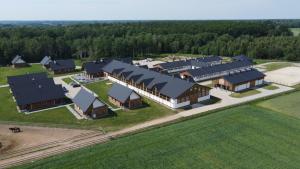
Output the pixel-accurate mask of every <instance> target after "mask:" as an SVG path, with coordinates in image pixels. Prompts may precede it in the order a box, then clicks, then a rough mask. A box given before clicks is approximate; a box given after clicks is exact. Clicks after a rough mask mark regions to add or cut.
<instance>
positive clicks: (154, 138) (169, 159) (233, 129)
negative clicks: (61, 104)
mask: <svg viewBox="0 0 300 169" xmlns="http://www.w3.org/2000/svg"><path fill="white" fill-rule="evenodd" d="M284 97H285V96H284ZM284 97H283V98H284ZM290 97H292V96H290ZM294 97H296V96H294ZM279 98H281V97H279ZM298 105H299V104H298ZM297 107H298V110H299V108H300V106H297ZM299 132H300V120H299V119H295V118H292V117H291V116H287V115H285V114H281V113H277V112H274V111H272V110H268V109H264V108H261V107H257V106H256V105H245V106H240V107H236V108H231V109H227V110H223V111H220V112H217V113H213V114H209V115H207V116H204V117H199V118H196V119H193V120H188V121H185V122H181V123H177V124H173V125H170V126H166V127H162V128H157V129H153V130H150V131H147V132H143V133H140V134H136V135H131V136H127V137H123V138H120V139H117V140H113V141H111V142H109V143H106V144H100V145H95V146H92V147H88V148H84V149H81V150H77V151H74V152H69V153H66V154H63V155H58V156H55V157H51V158H48V159H44V160H41V161H37V162H33V163H30V164H28V165H25V166H21V167H19V168H21V169H25V168H26V169H29V168H43V169H48V168H53V169H55V168H64V169H76V168H78V169H79V168H90V169H92V168H99V169H100V168H101V169H111V168H120V169H121V168H122V169H140V168H143V169H150V168H151V169H153V168H155V169H168V168H172V169H177V168H178V169H182V168H187V169H188V168H197V169H198V168H205V169H206V168H249V169H252V168H264V169H269V168H270V169H271V168H272V169H273V168H284V169H295V168H299V167H300V160H299V156H300V134H299Z"/></svg>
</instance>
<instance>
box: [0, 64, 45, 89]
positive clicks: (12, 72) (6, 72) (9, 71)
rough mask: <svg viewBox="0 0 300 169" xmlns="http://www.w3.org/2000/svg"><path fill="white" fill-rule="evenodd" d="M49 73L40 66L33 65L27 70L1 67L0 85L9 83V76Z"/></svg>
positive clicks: (26, 68)
mask: <svg viewBox="0 0 300 169" xmlns="http://www.w3.org/2000/svg"><path fill="white" fill-rule="evenodd" d="M38 72H47V70H46V69H44V68H43V67H42V65H40V64H33V65H31V66H30V67H25V68H17V69H15V68H12V67H0V85H3V84H6V83H7V76H16V75H23V74H27V73H38Z"/></svg>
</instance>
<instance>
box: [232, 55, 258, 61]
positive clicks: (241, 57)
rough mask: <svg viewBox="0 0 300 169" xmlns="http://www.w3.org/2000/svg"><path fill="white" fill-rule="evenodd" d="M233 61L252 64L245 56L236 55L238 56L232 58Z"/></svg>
mask: <svg viewBox="0 0 300 169" xmlns="http://www.w3.org/2000/svg"><path fill="white" fill-rule="evenodd" d="M232 59H233V60H236V61H250V62H252V61H253V60H252V59H251V58H249V57H247V56H245V55H238V56H234V57H232Z"/></svg>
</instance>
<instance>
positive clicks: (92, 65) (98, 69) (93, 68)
mask: <svg viewBox="0 0 300 169" xmlns="http://www.w3.org/2000/svg"><path fill="white" fill-rule="evenodd" d="M109 62H110V60H99V61H93V62H87V63H84V64H83V65H82V68H83V70H84V73H85V76H86V77H87V78H89V79H94V78H99V77H104V72H103V69H102V68H103V67H104V66H105V65H107V64H108V63H109Z"/></svg>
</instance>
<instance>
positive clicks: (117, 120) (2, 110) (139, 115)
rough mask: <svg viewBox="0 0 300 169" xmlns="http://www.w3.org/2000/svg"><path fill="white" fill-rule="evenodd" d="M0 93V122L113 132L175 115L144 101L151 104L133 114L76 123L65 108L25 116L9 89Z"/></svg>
mask: <svg viewBox="0 0 300 169" xmlns="http://www.w3.org/2000/svg"><path fill="white" fill-rule="evenodd" d="M0 93H1V95H0V103H1V106H0V122H10V123H17V124H18V123H22V124H24V123H27V124H31V125H35V124H36V125H42V126H57V127H71V128H83V129H97V130H102V131H112V130H118V129H121V128H124V127H129V126H132V125H135V124H138V123H141V122H144V121H147V120H152V119H155V118H159V117H163V116H167V115H171V114H174V113H175V112H174V111H172V110H170V109H168V108H165V107H163V106H161V105H159V104H157V103H154V102H152V101H150V100H147V99H144V103H145V104H146V105H148V106H146V107H144V108H140V109H136V110H131V111H126V110H119V111H117V112H116V113H115V114H113V115H112V116H110V117H107V118H102V119H98V120H77V119H76V118H75V117H74V116H73V115H72V114H71V112H69V110H68V109H67V108H65V107H63V108H57V109H52V110H45V111H42V112H38V113H34V114H31V115H25V114H24V113H19V112H18V111H17V108H16V104H15V102H14V101H13V98H12V95H11V94H10V92H9V88H8V87H7V88H0ZM2 105H5V106H2Z"/></svg>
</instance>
